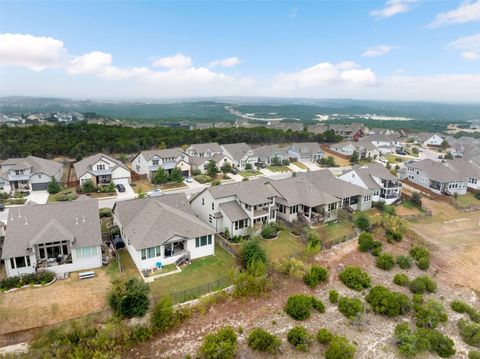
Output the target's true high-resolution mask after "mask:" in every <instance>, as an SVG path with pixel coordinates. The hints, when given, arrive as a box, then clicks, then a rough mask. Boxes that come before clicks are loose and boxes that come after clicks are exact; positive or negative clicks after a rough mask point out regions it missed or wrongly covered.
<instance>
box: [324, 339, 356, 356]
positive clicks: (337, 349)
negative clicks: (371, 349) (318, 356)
mask: <svg viewBox="0 0 480 359" xmlns="http://www.w3.org/2000/svg"><path fill="white" fill-rule="evenodd" d="M356 351H357V348H356V347H355V346H354V345H353V344H352V343H350V342H349V341H348V339H347V338H345V337H340V336H334V337H333V338H332V340H331V341H330V344H329V345H328V348H327V351H326V352H325V359H353V358H354V357H355V352H356Z"/></svg>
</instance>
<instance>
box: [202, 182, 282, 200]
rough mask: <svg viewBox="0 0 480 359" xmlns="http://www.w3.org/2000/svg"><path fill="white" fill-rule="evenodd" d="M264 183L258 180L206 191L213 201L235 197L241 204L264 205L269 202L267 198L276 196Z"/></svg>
mask: <svg viewBox="0 0 480 359" xmlns="http://www.w3.org/2000/svg"><path fill="white" fill-rule="evenodd" d="M264 183H265V181H262V179H258V180H253V181H246V182H236V183H231V184H224V185H220V186H213V187H209V188H208V189H207V190H208V191H209V192H210V194H211V195H212V197H213V198H215V199H219V198H225V197H230V196H237V197H238V199H239V200H240V201H241V202H244V203H247V204H249V205H251V206H254V205H256V204H262V203H266V202H268V201H269V198H271V197H274V196H275V195H276V193H274V192H273V191H270V190H269V189H268V188H266V187H265V186H264Z"/></svg>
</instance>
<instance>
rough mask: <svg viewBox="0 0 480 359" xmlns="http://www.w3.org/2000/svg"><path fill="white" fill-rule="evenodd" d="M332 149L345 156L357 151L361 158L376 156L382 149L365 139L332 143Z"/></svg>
mask: <svg viewBox="0 0 480 359" xmlns="http://www.w3.org/2000/svg"><path fill="white" fill-rule="evenodd" d="M330 149H331V150H332V151H334V152H337V153H339V154H341V155H343V156H351V155H353V152H355V151H356V152H357V153H358V157H359V158H360V159H365V158H375V157H378V156H379V155H380V151H379V149H378V148H377V147H376V146H375V145H373V144H372V143H371V142H368V141H363V140H360V141H358V142H351V141H347V142H339V143H334V144H331V145H330Z"/></svg>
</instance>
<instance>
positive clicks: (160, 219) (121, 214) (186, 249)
mask: <svg viewBox="0 0 480 359" xmlns="http://www.w3.org/2000/svg"><path fill="white" fill-rule="evenodd" d="M113 217H114V222H115V223H116V224H117V225H118V227H119V228H120V232H121V233H122V237H123V240H124V242H125V245H126V248H127V250H128V252H129V253H130V256H131V257H132V259H133V262H134V263H135V265H136V266H137V268H138V270H139V271H140V272H145V271H152V270H155V269H160V268H161V267H163V266H165V265H169V264H174V263H177V261H182V260H191V259H196V258H201V257H205V256H210V255H213V254H214V251H215V239H214V234H215V231H214V230H213V229H212V228H211V227H209V226H207V225H206V224H205V223H203V222H202V221H201V220H200V219H198V218H197V217H196V216H195V214H194V213H193V211H192V208H191V206H190V202H189V201H188V199H187V197H186V196H185V194H183V193H178V194H168V195H163V196H158V197H152V198H144V199H134V200H128V201H120V202H117V203H116V204H115V206H114V208H113Z"/></svg>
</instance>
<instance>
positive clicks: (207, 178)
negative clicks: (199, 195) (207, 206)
mask: <svg viewBox="0 0 480 359" xmlns="http://www.w3.org/2000/svg"><path fill="white" fill-rule="evenodd" d="M193 179H194V180H195V181H197V182H198V183H201V184H204V183H208V182H210V181H211V180H212V179H211V178H210V176H207V175H196V176H195V177H193Z"/></svg>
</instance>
